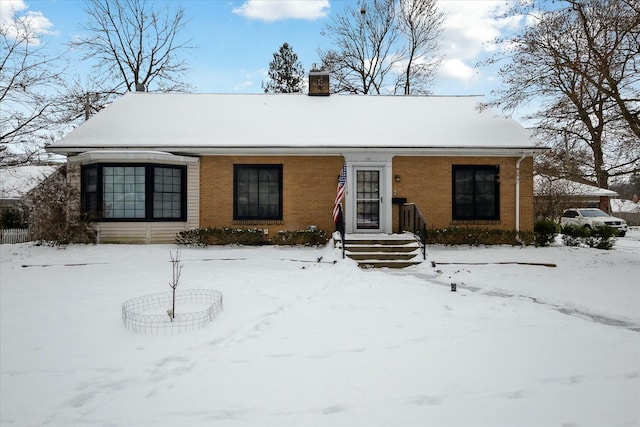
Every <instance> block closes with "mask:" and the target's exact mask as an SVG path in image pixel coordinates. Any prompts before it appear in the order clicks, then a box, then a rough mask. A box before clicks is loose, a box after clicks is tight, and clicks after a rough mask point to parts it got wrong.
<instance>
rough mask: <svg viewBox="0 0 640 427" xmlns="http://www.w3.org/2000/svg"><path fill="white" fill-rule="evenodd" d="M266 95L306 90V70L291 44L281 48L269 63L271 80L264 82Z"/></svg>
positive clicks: (263, 86)
mask: <svg viewBox="0 0 640 427" xmlns="http://www.w3.org/2000/svg"><path fill="white" fill-rule="evenodd" d="M262 88H263V89H264V93H294V92H302V91H303V90H304V68H303V67H302V64H301V63H300V61H298V55H296V54H295V53H294V52H293V49H292V48H291V46H289V43H286V42H285V43H284V44H283V45H282V46H280V49H279V50H278V52H275V53H274V54H273V61H271V62H269V80H268V81H267V82H266V83H265V82H262Z"/></svg>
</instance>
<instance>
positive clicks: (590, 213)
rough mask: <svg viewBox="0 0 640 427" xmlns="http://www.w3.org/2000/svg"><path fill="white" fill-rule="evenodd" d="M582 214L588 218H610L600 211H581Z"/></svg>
mask: <svg viewBox="0 0 640 427" xmlns="http://www.w3.org/2000/svg"><path fill="white" fill-rule="evenodd" d="M580 213H581V214H582V216H586V217H590V218H593V217H597V216H609V215H608V214H607V213H605V212H604V211H602V210H600V209H581V210H580Z"/></svg>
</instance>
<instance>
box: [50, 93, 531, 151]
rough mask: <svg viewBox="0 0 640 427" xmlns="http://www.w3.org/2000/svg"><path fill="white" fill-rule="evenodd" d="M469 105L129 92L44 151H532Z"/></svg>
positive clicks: (511, 128)
mask: <svg viewBox="0 0 640 427" xmlns="http://www.w3.org/2000/svg"><path fill="white" fill-rule="evenodd" d="M479 102H480V98H479V97H471V96H446V97H445V96H362V95H331V96H308V95H303V94H154V93H141V92H138V93H136V92H132V93H128V94H126V95H124V96H123V97H122V98H120V99H119V100H118V101H116V102H115V103H113V104H112V105H111V106H109V107H108V108H106V109H104V110H102V111H101V112H100V113H98V114H97V115H96V116H94V117H92V118H91V119H89V120H88V121H87V122H85V123H84V124H83V125H82V126H80V127H79V128H77V129H75V130H74V131H72V132H71V133H70V134H69V135H67V136H66V137H65V138H64V139H62V140H61V141H59V142H56V143H54V144H52V145H51V146H49V148H48V149H49V150H50V151H53V152H58V153H77V152H80V151H86V150H102V149H107V150H109V149H123V148H124V149H145V150H160V151H173V152H176V151H179V152H182V153H206V152H208V151H207V150H216V149H237V150H243V149H265V148H269V147H270V148H280V149H292V150H297V149H299V150H304V149H309V148H324V149H328V150H333V151H336V149H340V148H342V149H344V148H354V149H361V148H393V149H403V148H406V149H415V148H431V149H433V148H435V149H449V150H450V149H458V148H473V149H477V148H482V149H486V148H494V149H508V150H511V149H516V150H524V149H534V148H535V147H536V143H535V141H534V140H533V139H532V138H531V136H530V133H529V131H527V130H526V129H525V128H523V127H522V126H521V125H520V124H519V123H518V122H516V121H515V120H513V119H510V118H503V117H500V116H498V115H496V114H495V113H493V112H490V111H485V112H480V111H479V110H478V109H477V106H478V103H479Z"/></svg>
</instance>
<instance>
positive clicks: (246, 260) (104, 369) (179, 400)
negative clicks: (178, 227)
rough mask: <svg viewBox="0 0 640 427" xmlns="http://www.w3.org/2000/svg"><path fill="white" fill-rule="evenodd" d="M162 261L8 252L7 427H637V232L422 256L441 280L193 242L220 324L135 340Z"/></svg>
mask: <svg viewBox="0 0 640 427" xmlns="http://www.w3.org/2000/svg"><path fill="white" fill-rule="evenodd" d="M171 250H174V251H175V247H174V246H172V245H150V246H126V245H99V246H83V245H73V246H68V247H66V248H52V247H37V246H33V245H30V244H20V245H2V246H1V247H0V251H1V258H2V260H1V264H0V269H1V270H0V281H1V289H0V290H1V293H0V328H1V329H0V333H1V335H0V365H1V366H0V368H1V378H0V424H2V425H3V426H4V425H7V426H9V425H16V426H33V425H45V426H71V425H80V426H81V425H100V426H106V425H109V426H172V427H175V426H210V425H216V426H217V425H230V426H249V425H296V426H299V425H313V426H323V425H327V426H332V425H385V426H391V425H403V426H405V425H406V426H408V425H420V426H423V425H430V426H509V427H514V426H637V425H640V280H638V279H639V276H640V230H638V229H635V230H632V231H631V232H630V233H629V234H628V235H627V237H624V238H619V239H618V240H617V243H616V246H615V249H614V250H612V251H601V250H597V249H588V248H571V247H564V246H562V245H559V244H558V245H554V246H552V247H549V248H534V247H526V248H512V247H489V248H484V247H482V248H469V247H444V246H438V247H429V248H428V257H429V259H430V260H433V261H435V262H436V263H437V265H436V267H435V268H433V267H432V266H431V263H430V262H426V263H424V264H422V265H420V266H418V267H412V268H409V269H405V270H401V271H392V270H361V269H359V268H358V267H357V266H356V265H355V263H354V262H352V261H350V260H342V259H340V253H339V251H338V250H335V249H333V247H332V246H327V247H325V248H320V249H312V248H284V247H258V248H256V247H209V248H183V249H182V250H181V258H182V261H183V262H182V265H183V271H182V281H181V282H182V283H181V285H180V287H179V289H187V288H206V289H217V290H219V291H221V292H222V293H223V294H224V311H223V312H221V313H220V314H219V315H218V317H217V318H216V319H215V320H214V321H213V322H212V323H211V324H209V325H208V326H206V327H205V328H203V329H199V330H196V331H191V332H188V333H183V334H180V335H142V334H137V333H134V332H132V331H129V330H126V329H125V328H124V326H123V324H122V319H121V307H122V303H123V302H124V301H126V300H128V299H130V298H133V297H137V296H141V295H145V294H151V293H157V292H163V291H169V290H170V289H169V281H170V279H171V263H170V262H169V252H170V251H171ZM320 257H322V259H321V260H320V262H317V261H318V259H319V258H320ZM334 260H335V261H337V262H335V263H334V262H333V261H334ZM504 262H509V263H507V264H505V263H504ZM518 262H519V263H522V264H517V263H518ZM462 263H467V264H462ZM524 263H546V264H549V263H554V264H556V265H557V266H556V267H548V266H542V265H528V264H524ZM451 282H455V283H457V284H458V292H451V290H450V283H451ZM167 308H169V307H167ZM179 310H180V306H179V305H178V306H177V308H176V311H177V312H178V311H179Z"/></svg>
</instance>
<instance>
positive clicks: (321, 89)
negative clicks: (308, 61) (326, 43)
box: [309, 64, 330, 96]
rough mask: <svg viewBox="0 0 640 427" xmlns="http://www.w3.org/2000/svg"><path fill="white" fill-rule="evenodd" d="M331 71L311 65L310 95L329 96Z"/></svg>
mask: <svg viewBox="0 0 640 427" xmlns="http://www.w3.org/2000/svg"><path fill="white" fill-rule="evenodd" d="M329 93H330V92H329V72H328V71H325V70H323V69H318V68H316V64H313V65H312V66H311V71H309V96H329Z"/></svg>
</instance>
